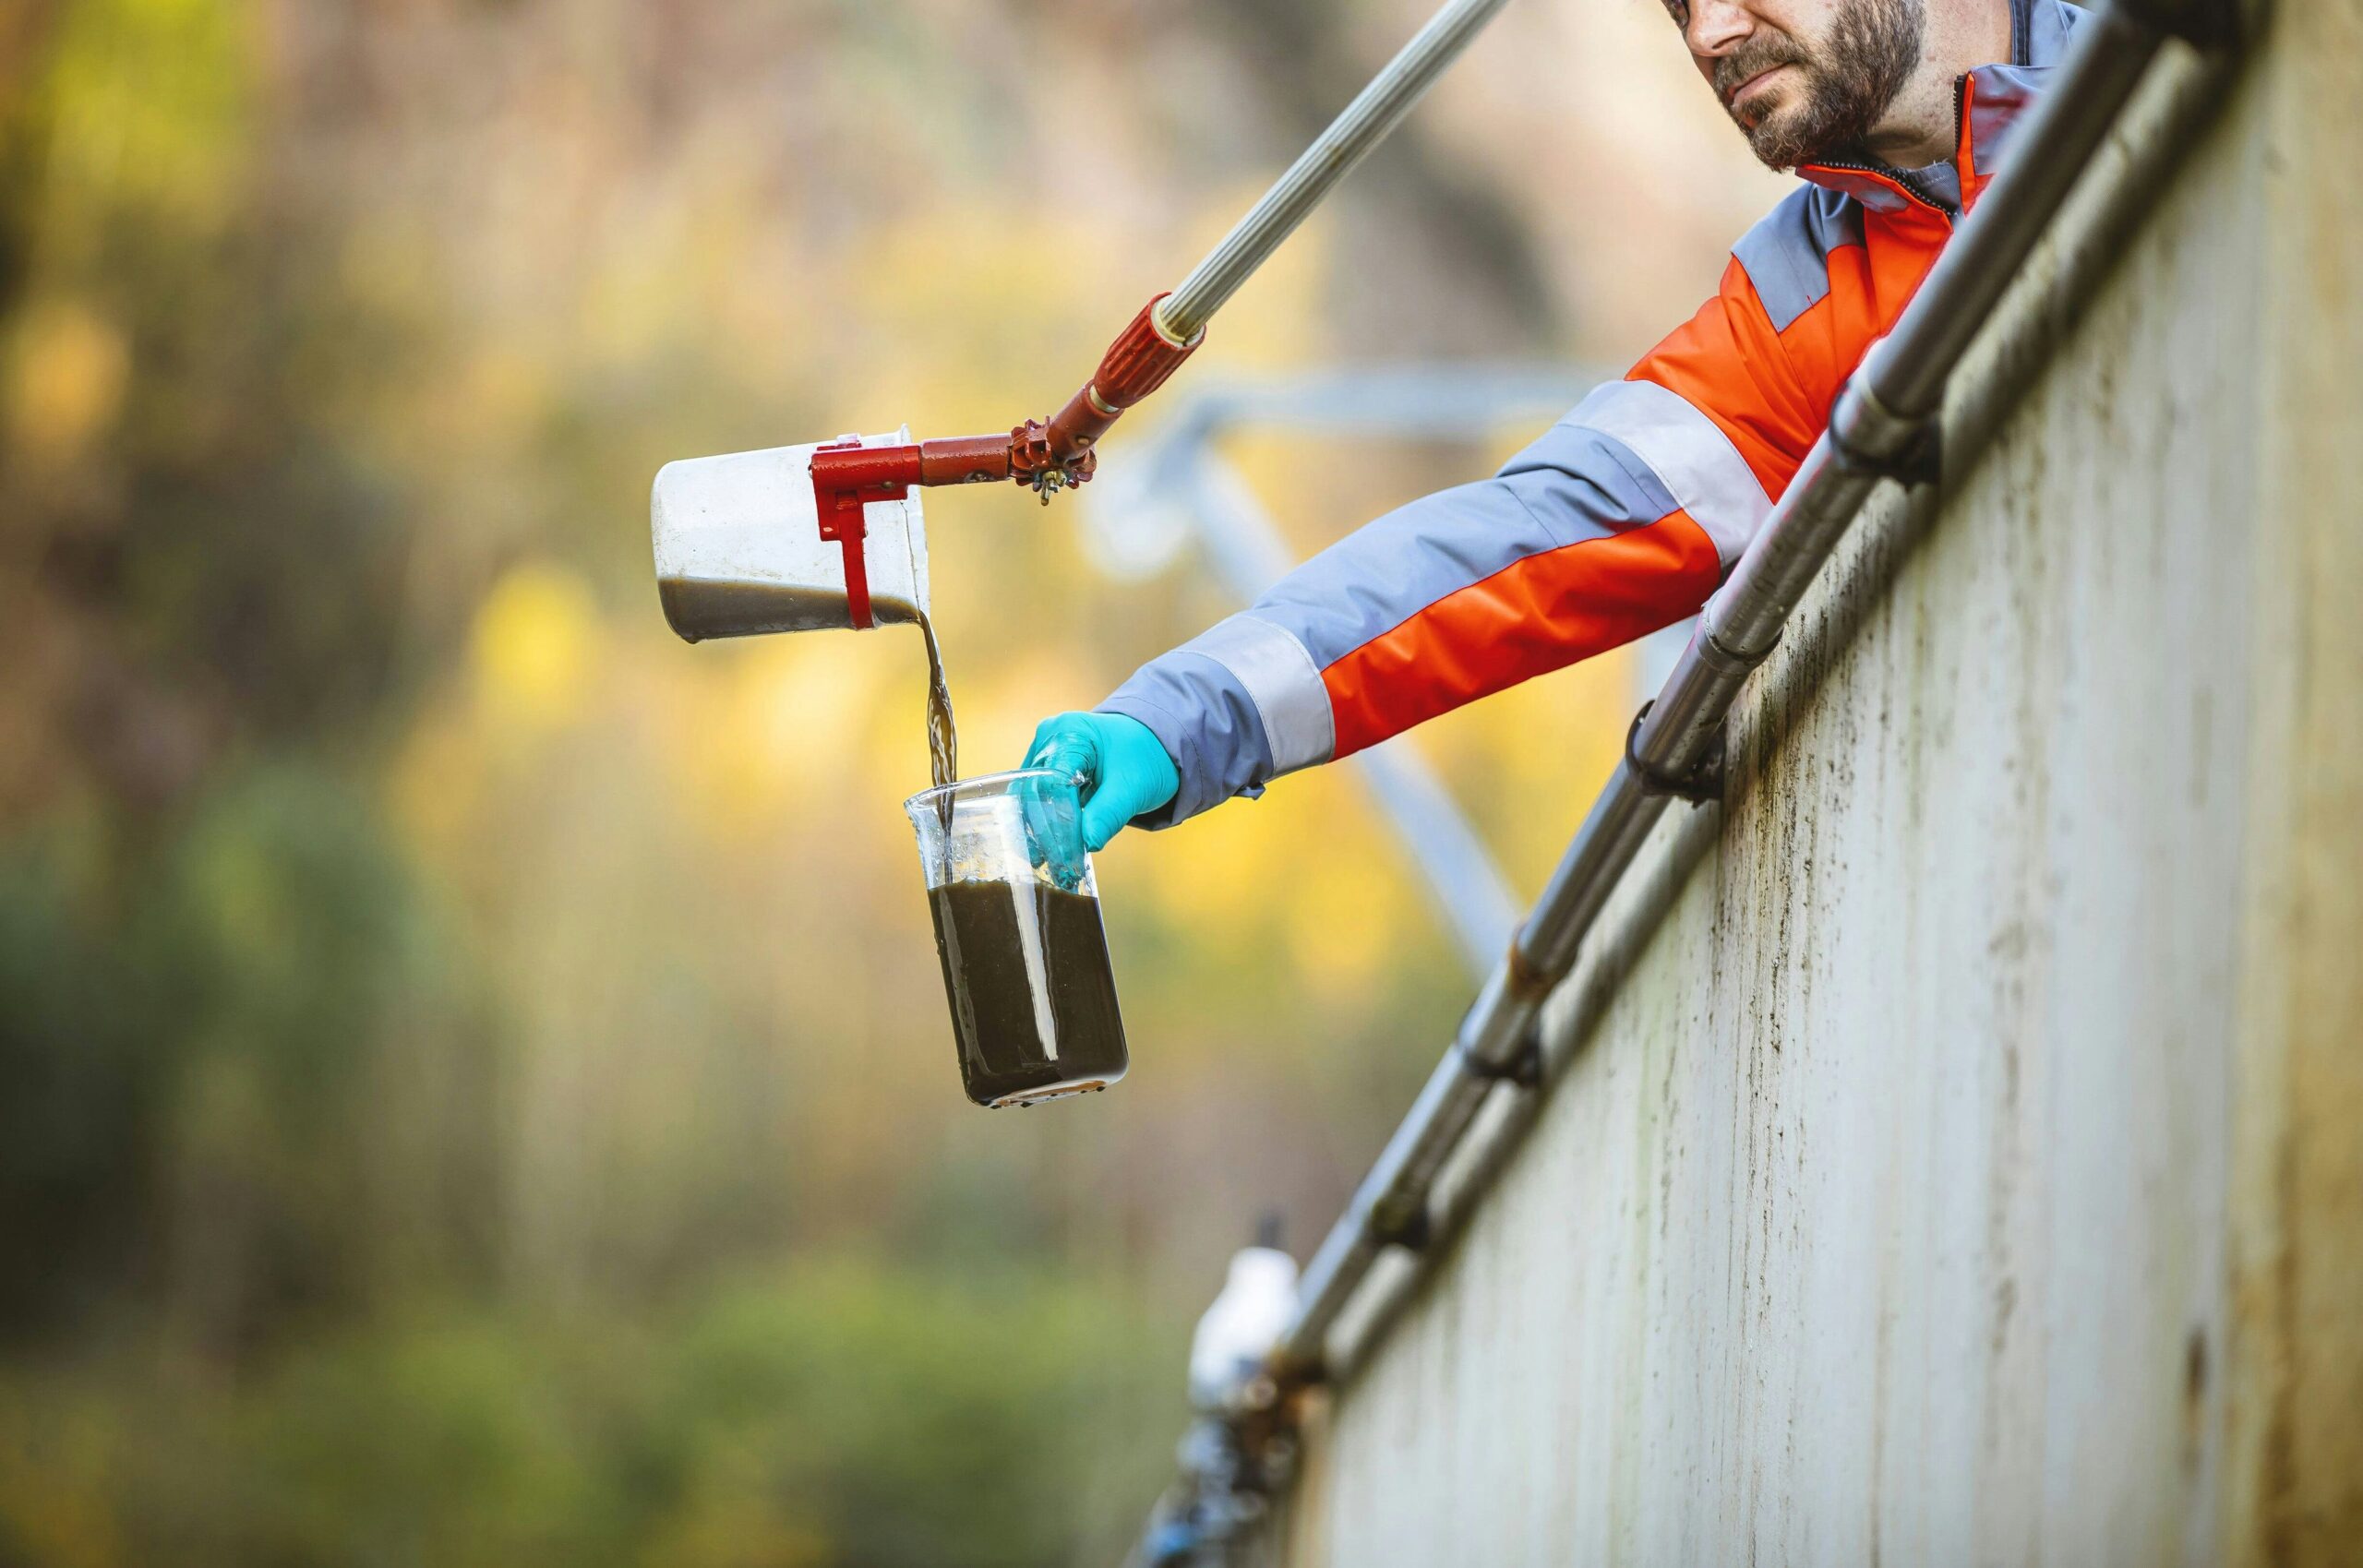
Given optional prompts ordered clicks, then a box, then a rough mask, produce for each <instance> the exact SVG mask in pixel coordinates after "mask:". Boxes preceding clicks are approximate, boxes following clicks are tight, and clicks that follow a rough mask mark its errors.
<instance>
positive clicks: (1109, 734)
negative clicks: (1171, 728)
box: [1026, 713, 1182, 851]
mask: <svg viewBox="0 0 2363 1568" xmlns="http://www.w3.org/2000/svg"><path fill="white" fill-rule="evenodd" d="M1026 766H1027V767H1029V768H1051V769H1055V770H1057V771H1058V772H1063V773H1076V774H1080V775H1082V778H1083V784H1082V785H1081V794H1082V796H1083V842H1084V844H1085V847H1086V848H1088V849H1091V850H1093V851H1098V850H1100V849H1103V848H1105V847H1106V846H1107V844H1108V841H1109V840H1110V839H1111V838H1114V837H1115V836H1116V835H1117V833H1119V832H1122V829H1123V826H1124V824H1125V823H1127V822H1129V821H1131V820H1133V819H1134V818H1135V817H1137V816H1139V815H1140V814H1141V813H1142V812H1144V811H1154V810H1156V809H1157V808H1158V807H1160V806H1162V805H1164V804H1165V803H1166V802H1167V801H1169V800H1170V799H1172V798H1173V795H1174V792H1175V791H1176V790H1179V789H1180V788H1181V787H1182V775H1181V773H1179V772H1176V771H1175V769H1174V766H1173V759H1172V758H1170V757H1169V756H1167V755H1166V754H1165V744H1164V742H1162V741H1160V740H1158V738H1157V736H1156V735H1155V734H1154V733H1153V732H1151V730H1150V729H1149V727H1148V726H1147V725H1146V724H1143V723H1141V722H1140V721H1139V720H1138V719H1128V718H1125V717H1123V716H1122V714H1119V713H1059V714H1055V715H1053V716H1052V717H1050V718H1047V719H1044V720H1043V721H1042V722H1041V723H1040V724H1037V725H1036V726H1035V728H1034V744H1033V745H1031V746H1029V747H1027V748H1026Z"/></svg>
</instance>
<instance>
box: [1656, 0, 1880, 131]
mask: <svg viewBox="0 0 2363 1568" xmlns="http://www.w3.org/2000/svg"><path fill="white" fill-rule="evenodd" d="M1922 4H1923V0H1664V5H1665V8H1666V11H1667V13H1668V14H1669V15H1671V16H1672V17H1673V20H1674V25H1676V26H1677V27H1679V28H1681V29H1682V35H1683V42H1685V43H1686V44H1687V45H1688V46H1689V49H1690V56H1691V59H1692V60H1693V61H1695V62H1696V63H1697V66H1698V74H1699V75H1701V76H1703V77H1705V78H1707V82H1708V85H1709V86H1711V87H1712V88H1713V89H1714V90H1715V96H1716V97H1718V98H1720V99H1721V100H1722V104H1723V108H1724V110H1725V111H1726V112H1728V113H1729V114H1730V115H1731V117H1732V118H1733V121H1735V122H1736V123H1737V124H1738V126H1739V128H1740V129H1741V130H1742V131H1743V132H1745V134H1746V137H1747V141H1748V145H1749V146H1750V147H1751V148H1753V149H1755V151H1756V156H1757V157H1758V158H1760V159H1762V160H1763V161H1764V162H1767V163H1769V164H1770V165H1772V166H1773V167H1774V168H1776V169H1787V168H1793V167H1795V166H1796V165H1798V164H1800V163H1811V162H1817V161H1818V160H1821V159H1824V158H1828V157H1829V156H1831V155H1832V154H1834V153H1836V152H1838V151H1839V150H1841V149H1843V148H1846V147H1849V146H1850V145H1852V144H1853V143H1855V142H1859V141H1861V140H1862V139H1863V138H1864V137H1865V134H1866V133H1868V132H1869V131H1870V129H1871V127H1872V126H1876V125H1877V124H1878V123H1879V120H1880V117H1881V116H1882V115H1884V114H1886V113H1887V112H1888V108H1889V105H1890V104H1892V103H1893V102H1895V98H1896V94H1897V93H1899V92H1901V90H1903V86H1904V84H1905V82H1906V81H1907V80H1909V79H1910V78H1911V76H1912V73H1913V70H1914V69H1915V68H1916V67H1917V66H1919V64H1920V54H1921V43H1922V34H1923V31H1924V28H1925V17H1924V14H1923V12H1922Z"/></svg>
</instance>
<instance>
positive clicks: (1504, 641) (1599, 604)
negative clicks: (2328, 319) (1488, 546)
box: [1321, 511, 1721, 757]
mask: <svg viewBox="0 0 2363 1568" xmlns="http://www.w3.org/2000/svg"><path fill="white" fill-rule="evenodd" d="M1720 577H1721V563H1720V561H1719V560H1718V559H1717V557H1716V555H1715V544H1714V541H1713V540H1711V539H1709V537H1708V536H1707V532H1706V530H1704V529H1702V528H1700V527H1699V526H1698V525H1697V523H1696V522H1694V521H1691V518H1690V514H1689V513H1687V512H1682V511H1676V512H1670V513H1668V514H1667V515H1666V516H1664V517H1662V518H1661V519H1659V520H1658V521H1656V522H1653V523H1650V524H1649V525H1648V526H1646V527H1643V528H1636V529H1632V530H1630V531H1628V532H1626V533H1618V534H1614V535H1612V536H1610V537H1608V538H1604V539H1587V540H1584V541H1582V542H1581V543H1579V544H1575V545H1562V546H1560V547H1559V548H1558V549H1555V550H1546V551H1543V552H1542V553H1541V554H1539V555H1533V556H1529V557H1525V558H1524V559H1522V560H1520V561H1517V562H1516V563H1515V564H1513V565H1511V566H1508V567H1505V568H1504V569H1502V570H1500V571H1497V572H1495V573H1494V574H1493V576H1491V577H1489V578H1486V579H1485V580H1483V581H1481V582H1473V583H1471V584H1469V586H1468V587H1466V588H1463V589H1461V590H1459V591H1458V592H1454V593H1450V594H1447V595H1446V596H1445V597H1444V598H1442V599H1439V600H1437V601H1436V602H1435V603H1434V604H1430V605H1429V606H1428V607H1427V608H1426V609H1424V610H1421V612H1420V613H1419V614H1418V615H1415V616H1412V617H1411V618H1410V619H1409V620H1407V621H1405V622H1403V624H1402V625H1400V626H1398V627H1397V628H1395V629H1394V630H1392V631H1389V632H1387V633H1386V634H1385V635H1384V636H1382V637H1378V638H1375V639H1373V640H1371V641H1369V642H1366V643H1364V644H1362V646H1361V647H1360V648H1357V649H1355V650H1354V651H1353V652H1351V653H1349V654H1347V655H1346V656H1345V657H1344V658H1342V659H1339V660H1338V661H1337V663H1336V664H1331V665H1330V666H1329V667H1328V668H1327V669H1325V670H1324V671H1323V672H1322V673H1321V679H1322V684H1323V685H1324V686H1325V687H1326V688H1328V691H1329V708H1330V712H1331V714H1332V717H1333V719H1334V721H1335V724H1336V729H1337V750H1336V755H1337V756H1339V757H1344V756H1347V755H1349V753H1352V752H1355V751H1360V750H1361V749H1362V748H1364V747H1367V746H1374V745H1376V744H1377V743H1378V742H1380V741H1382V740H1385V739H1386V738H1387V737H1388V736H1394V735H1399V734H1401V733H1402V732H1403V731H1404V730H1407V729H1409V728H1410V727H1411V726H1412V725H1413V724H1419V723H1421V722H1422V721H1424V720H1427V719H1432V718H1433V717H1435V716H1436V715H1437V714H1438V713H1443V712H1450V711H1451V710H1452V709H1455V708H1457V707H1459V706H1460V705H1461V704H1463V703H1465V702H1472V701H1474V700H1477V699H1478V698H1480V697H1485V696H1490V695H1491V694H1492V693H1493V692H1496V691H1501V690H1504V689H1505V688H1509V687H1513V686H1516V685H1517V683H1518V682H1520V681H1523V680H1527V679H1530V678H1531V677H1533V676H1539V675H1542V674H1545V673H1547V672H1549V671H1552V670H1555V669H1559V668H1562V667H1564V666H1565V665H1567V664H1574V663H1575V662H1576V661H1577V660H1578V659H1584V658H1589V657H1590V656H1591V655H1593V654H1595V653H1599V652H1604V651H1606V650H1608V649H1611V648H1615V647H1620V646H1622V645H1623V644H1625V643H1626V642H1630V641H1631V640H1633V639H1635V638H1637V637H1642V636H1646V635H1647V634H1649V632H1652V631H1655V630H1656V629H1657V628H1660V627H1661V626H1669V625H1672V624H1673V622H1675V621H1677V620H1680V619H1681V618H1682V617H1683V616H1686V615H1689V614H1690V613H1691V612H1693V611H1695V610H1696V609H1697V607H1698V606H1699V605H1700V604H1704V603H1706V600H1707V596H1708V595H1709V594H1710V593H1712V592H1714V591H1715V584H1716V582H1717V581H1719V579H1720Z"/></svg>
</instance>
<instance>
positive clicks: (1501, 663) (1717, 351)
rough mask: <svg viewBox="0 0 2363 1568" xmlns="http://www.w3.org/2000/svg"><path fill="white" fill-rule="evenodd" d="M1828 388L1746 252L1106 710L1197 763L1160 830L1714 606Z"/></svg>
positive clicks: (1142, 678) (1166, 659)
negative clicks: (1537, 413) (1804, 369)
mask: <svg viewBox="0 0 2363 1568" xmlns="http://www.w3.org/2000/svg"><path fill="white" fill-rule="evenodd" d="M1813 401H1814V400H1813V398H1812V397H1811V396H1810V395H1809V394H1808V393H1807V392H1806V391H1805V389H1802V388H1800V387H1798V386H1797V385H1796V384H1795V382H1794V378H1793V377H1792V376H1791V374H1790V373H1789V371H1788V369H1787V365H1786V361H1785V359H1784V357H1783V355H1782V354H1781V345H1780V342H1779V341H1778V338H1777V336H1776V335H1775V334H1774V333H1773V331H1772V329H1771V326H1770V324H1769V320H1768V319H1767V318H1766V316H1765V312H1764V309H1763V306H1762V305H1761V303H1760V302H1759V301H1758V299H1757V295H1756V292H1755V289H1754V287H1753V286H1752V285H1751V284H1750V283H1749V281H1748V276H1747V273H1746V271H1745V269H1743V268H1742V267H1741V266H1740V265H1739V264H1738V263H1737V262H1736V261H1734V262H1733V264H1732V266H1731V267H1730V268H1729V269H1727V270H1726V272H1725V274H1724V279H1723V286H1722V288H1721V291H1720V292H1719V293H1717V295H1716V297H1715V298H1714V299H1712V300H1709V302H1708V303H1707V305H1705V306H1704V307H1703V308H1702V309H1701V310H1700V311H1699V313H1698V314H1697V316H1696V317H1693V318H1692V319H1691V320H1690V321H1689V322H1687V323H1685V325H1684V326H1683V327H1682V328H1680V329H1677V330H1676V331H1675V332H1674V333H1673V334H1672V335H1671V336H1670V337H1668V338H1667V339H1666V340H1665V341H1664V342H1662V343H1661V344H1660V345H1659V346H1658V347H1657V348H1656V349H1655V350H1653V351H1651V353H1649V356H1648V357H1647V358H1645V359H1643V360H1642V361H1641V363H1640V364H1639V365H1637V366H1635V367H1634V370H1633V372H1632V374H1631V375H1630V376H1629V377H1626V378H1625V380H1623V381H1617V382H1611V383H1609V384H1608V385H1605V386H1603V387H1601V388H1599V389H1596V390H1595V391H1593V392H1592V394H1591V395H1590V396H1589V397H1587V398H1586V399H1585V400H1584V401H1582V402H1581V403H1580V404H1578V405H1577V407H1576V409H1575V410H1574V412H1572V413H1569V414H1568V415H1567V416H1566V417H1565V419H1563V420H1561V421H1560V422H1559V423H1558V424H1557V425H1553V426H1552V427H1551V429H1549V430H1548V431H1546V432H1544V433H1543V435H1542V436H1541V438H1540V439H1538V440H1536V441H1535V442H1534V443H1533V444H1532V445H1531V446H1529V447H1528V448H1527V449H1525V450H1524V451H1522V452H1520V453H1518V454H1517V457H1515V458H1513V459H1511V460H1510V461H1509V462H1508V463H1507V464H1506V465H1505V466H1504V467H1503V469H1502V470H1501V472H1500V473H1496V474H1495V475H1494V476H1493V478H1491V479H1487V480H1483V481H1481V482H1480V483H1477V484H1472V485H1460V486H1458V487H1457V488H1454V489H1450V490H1445V491H1442V492H1439V493H1438V494H1436V495H1433V496H1429V497H1423V498H1422V499H1420V500H1417V501H1413V502H1412V503H1410V504H1409V506H1405V507H1402V508H1400V509H1397V510H1395V511H1393V512H1390V513H1388V514H1387V515H1385V517H1382V518H1380V519H1378V520H1377V521H1374V522H1372V523H1370V524H1368V525H1367V526H1365V527H1363V528H1361V529H1360V530H1358V531H1356V532H1355V533H1351V534H1349V535H1348V536H1347V537H1346V538H1345V539H1343V540H1340V541H1339V542H1338V543H1337V544H1336V545H1332V546H1330V547H1329V548H1328V549H1326V550H1324V551H1323V552H1321V553H1320V554H1319V555H1317V556H1315V557H1313V558H1312V559H1311V560H1309V561H1307V562H1305V563H1304V564H1303V565H1302V566H1301V567H1299V568H1298V569H1296V570H1294V571H1292V572H1290V573H1289V575H1288V576H1287V577H1285V578H1283V579H1281V580H1280V581H1279V582H1277V584H1275V585H1274V586H1273V587H1272V589H1271V590H1270V591H1269V592H1266V593H1265V595H1264V596H1263V598H1261V599H1260V600H1258V601H1257V602H1256V603H1255V604H1254V605H1253V607H1252V608H1250V609H1248V610H1246V611H1244V612H1242V613H1241V614H1239V615H1236V616H1231V617H1230V618H1229V619H1228V620H1225V621H1222V622H1221V623H1219V624H1217V626H1215V627H1214V628H1212V629H1211V630H1209V631H1207V632H1206V633H1205V634H1204V635H1203V636H1200V637H1198V638H1195V639H1193V640H1191V641H1190V642H1187V643H1185V644H1183V645H1182V647H1180V648H1177V649H1175V650H1174V651H1173V652H1170V653H1167V654H1165V655H1163V656H1162V657H1159V658H1158V659H1155V660H1152V661H1151V662H1150V663H1148V664H1145V665H1143V666H1142V667H1141V669H1140V670H1139V671H1138V672H1137V673H1135V674H1134V676H1133V677H1132V678H1131V679H1130V680H1128V681H1126V682H1125V683H1124V684H1123V685H1122V687H1120V688H1117V689H1116V691H1115V692H1114V693H1113V694H1112V695H1110V697H1109V698H1108V700H1106V701H1105V702H1103V703H1101V704H1100V712H1109V713H1122V714H1125V715H1128V716H1130V717H1132V718H1134V719H1138V720H1139V721H1140V722H1141V723H1143V724H1146V725H1147V726H1148V727H1149V728H1150V729H1151V730H1153V731H1155V732H1156V734H1157V736H1158V739H1159V740H1160V741H1162V742H1163V743H1164V745H1165V748H1166V749H1167V750H1168V751H1169V752H1170V753H1172V755H1173V759H1174V762H1175V764H1176V766H1177V767H1178V769H1179V771H1180V773H1181V777H1182V786H1181V791H1180V793H1179V794H1178V795H1177V796H1175V798H1174V799H1173V801H1172V802H1171V803H1170V805H1168V806H1167V807H1166V808H1164V809H1163V810H1161V811H1158V812H1154V813H1151V814H1149V815H1148V816H1146V817H1144V818H1142V819H1140V823H1141V825H1144V826H1148V827H1163V826H1167V825H1170V823H1173V822H1177V821H1180V820H1183V819H1185V818H1188V817H1191V816H1193V815H1194V814H1196V813H1197V812H1200V811H1203V810H1205V808H1208V807H1210V806H1213V805H1216V804H1217V803H1218V802H1220V801H1223V800H1226V799H1229V797H1230V796H1234V795H1253V794H1256V793H1259V792H1260V791H1261V789H1262V787H1263V785H1264V784H1265V783H1267V782H1268V781H1269V780H1271V779H1273V778H1275V777H1277V776H1278V775H1279V774H1282V773H1286V772H1292V771H1294V770H1295V769H1298V768H1303V767H1309V766H1311V765H1313V763H1316V762H1325V761H1328V760H1331V759H1333V758H1337V757H1345V756H1349V755H1351V754H1352V753H1354V752H1356V751H1359V750H1361V748H1364V747H1366V746H1372V745H1374V744H1376V743H1377V742H1379V741H1382V740H1385V739H1386V738H1387V737H1388V736H1393V735H1396V734H1398V733H1399V732H1401V731H1403V730H1405V729H1408V728H1409V727H1410V726H1411V725H1413V724H1418V723H1420V722H1421V721H1422V720H1424V719H1429V718H1433V717H1434V716H1435V715H1436V714H1438V713H1442V712H1447V711H1448V710H1450V709H1453V708H1457V707H1458V706H1460V705H1461V704H1462V703H1464V702H1469V701H1471V700H1474V699H1476V698H1480V697H1483V696H1486V695H1487V694H1489V693H1492V692H1495V691H1499V690H1502V689H1503V688H1506V687H1509V686H1514V685H1516V684H1517V682H1519V681H1522V680H1526V679H1528V678H1529V677H1531V676H1538V675H1541V674H1543V673H1545V672H1546V671H1550V670H1555V669H1558V668H1560V667H1561V666H1563V665H1565V664H1573V663H1574V662H1576V661H1577V660H1578V659H1583V658H1587V657H1589V656H1590V655H1592V654H1594V653H1598V652H1602V651H1604V650H1606V649H1610V648H1614V647H1617V646H1618V645H1620V644H1622V643H1625V642H1627V641H1630V640H1633V639H1634V638H1637V637H1639V636H1642V635H1643V634H1645V633H1647V632H1649V631H1653V630H1655V629H1656V628H1659V627H1661V626H1665V625H1668V624H1670V623H1672V622H1673V621H1676V620H1679V619H1681V618H1682V617H1683V616H1686V615H1689V614H1691V613H1693V612H1695V611H1696V610H1697V608H1698V606H1699V605H1700V604H1703V603H1705V602H1706V599H1707V596H1708V595H1709V593H1711V592H1713V591H1714V589H1715V587H1716V585H1717V583H1718V582H1720V581H1721V578H1722V574H1723V572H1724V571H1725V570H1727V569H1729V568H1730V566H1731V565H1732V563H1733V562H1734V561H1736V560H1737V559H1738V557H1739V553H1740V551H1741V550H1742V549H1744V548H1745V546H1746V544H1747V541H1748V539H1749V538H1750V537H1752V536H1753V535H1754V533H1755V532H1756V530H1757V528H1758V527H1759V526H1761V524H1762V523H1763V521H1764V518H1765V516H1766V514H1767V513H1768V512H1769V510H1770V509H1771V502H1770V500H1769V497H1771V496H1774V495H1777V494H1779V492H1780V490H1781V487H1782V486H1784V485H1786V484H1787V482H1788V479H1789V476H1790V475H1791V474H1793V473H1794V472H1795V470H1796V466H1797V464H1798V463H1799V462H1800V461H1802V460H1803V457H1804V454H1805V448H1806V447H1807V446H1808V445H1810V443H1811V441H1812V439H1813V435H1814V434H1815V433H1817V431H1818V429H1819V425H1817V424H1813V423H1811V420H1812V409H1811V407H1810V405H1811V403H1812V402H1813ZM1800 437H1802V439H1800Z"/></svg>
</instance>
